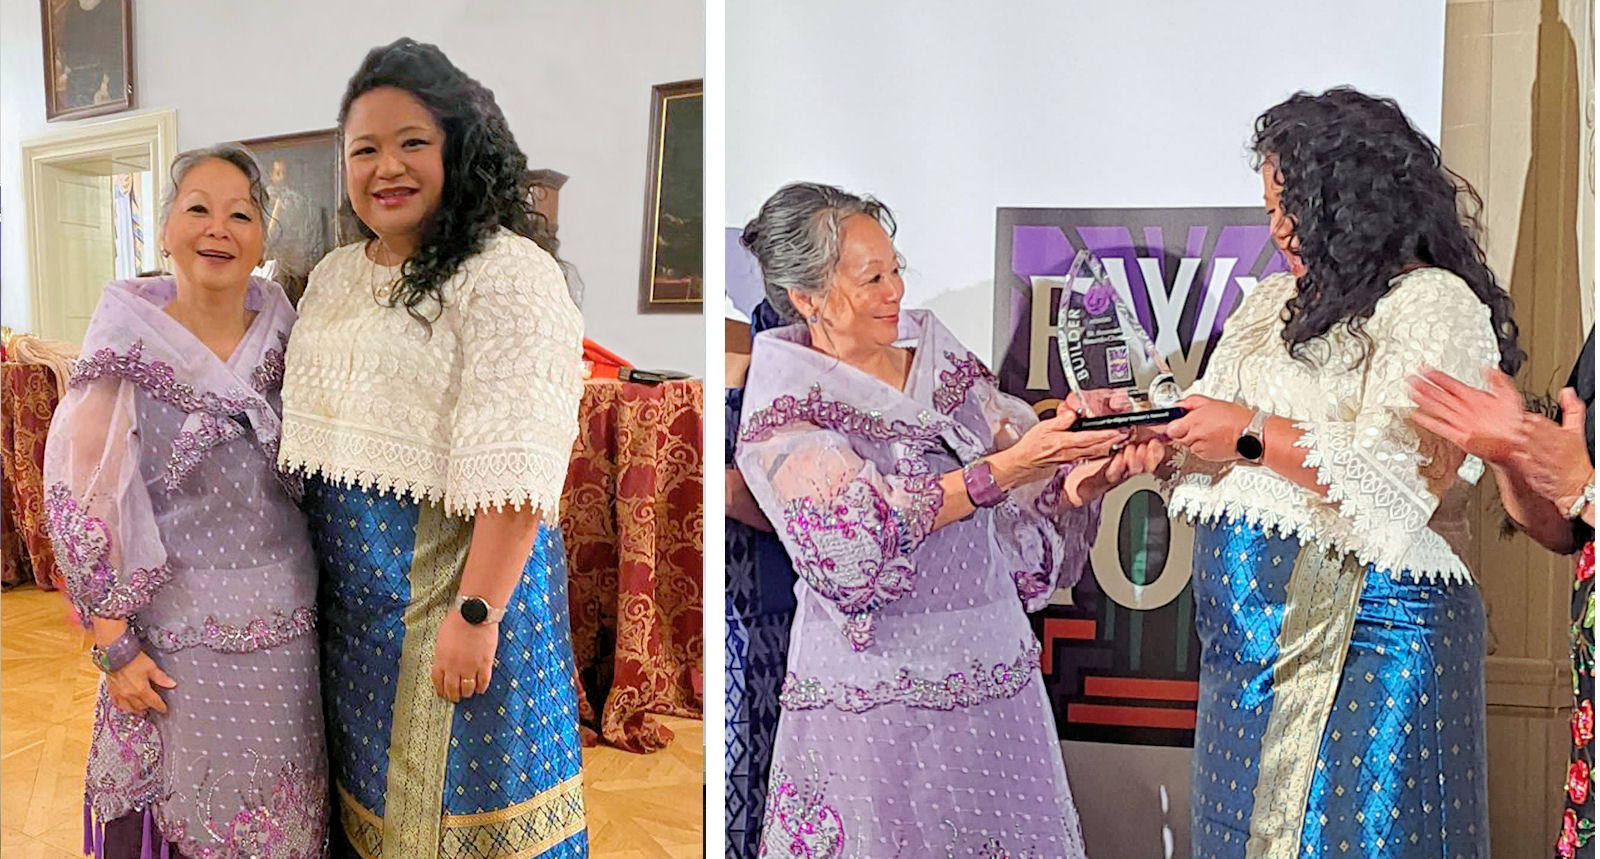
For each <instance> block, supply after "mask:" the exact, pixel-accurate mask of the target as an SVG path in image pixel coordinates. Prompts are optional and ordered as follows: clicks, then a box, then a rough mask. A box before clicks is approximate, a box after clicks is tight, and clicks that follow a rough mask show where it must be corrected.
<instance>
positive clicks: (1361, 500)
mask: <svg viewBox="0 0 1600 859" xmlns="http://www.w3.org/2000/svg"><path fill="white" fill-rule="evenodd" d="M1366 331H1367V333H1368V334H1369V336H1370V337H1371V338H1372V340H1373V352H1372V357H1371V362H1370V364H1369V366H1368V367H1367V370H1366V374H1365V385H1364V390H1363V394H1362V398H1361V402H1360V404H1359V407H1358V408H1357V409H1356V412H1355V414H1354V416H1353V418H1351V419H1348V420H1308V421H1301V422H1298V423H1297V424H1296V426H1297V427H1299V428H1300V429H1301V430H1302V431H1303V432H1304V435H1303V436H1302V437H1301V439H1300V441H1299V442H1298V445H1299V446H1300V447H1303V448H1305V451H1306V455H1305V463H1304V464H1305V466H1306V467H1307V468H1314V469H1316V471H1317V482H1318V483H1320V484H1322V485H1324V486H1326V487H1327V488H1328V494H1327V501H1328V503H1331V504H1335V505H1337V507H1338V510H1339V513H1340V515H1341V516H1344V517H1346V518H1347V519H1348V520H1350V521H1351V522H1352V524H1353V525H1354V527H1355V528H1356V530H1357V531H1359V532H1360V533H1363V534H1366V535H1368V536H1367V540H1366V545H1368V546H1371V547H1373V548H1372V549H1371V550H1369V551H1367V552H1365V554H1367V555H1370V557H1363V558H1362V560H1363V561H1365V562H1368V563H1372V564H1374V565H1376V566H1377V567H1379V568H1380V569H1385V570H1388V571H1390V572H1399V571H1401V570H1402V569H1403V568H1404V563H1405V557H1406V555H1407V552H1408V551H1409V549H1410V547H1411V545H1412V543H1413V542H1414V541H1415V539H1416V537H1417V535H1418V534H1420V533H1421V532H1422V530H1423V529H1424V528H1426V527H1427V525H1428V521H1429V519H1430V518H1432V516H1433V511H1434V510H1435V509H1436V508H1437V507H1438V505H1439V499H1440V498H1441V497H1443V495H1444V493H1445V491H1446V490H1447V489H1449V488H1450V486H1451V484H1452V483H1454V482H1455V480H1456V479H1457V476H1458V473H1459V474H1468V475H1470V474H1471V473H1472V472H1475V471H1479V470H1481V467H1482V466H1481V464H1480V463H1478V462H1477V461H1476V460H1475V459H1470V458H1469V459H1468V460H1467V461H1465V462H1464V461H1463V455H1462V454H1461V452H1460V450H1458V449H1457V448H1456V447H1454V446H1453V445H1451V444H1449V443H1448V442H1446V441H1444V440H1443V439H1441V438H1439V437H1438V436H1436V435H1433V434H1432V433H1429V432H1427V431H1425V430H1422V429H1420V428H1419V427H1417V426H1416V425H1415V424H1414V423H1412V421H1411V420H1410V415H1411V412H1412V410H1413V404H1412V402H1411V398H1410V395H1409V393H1408V391H1407V384H1406V382H1407V379H1408V378H1409V377H1410V376H1412V375H1414V374H1415V373H1417V372H1419V371H1420V370H1421V369H1422V368H1423V366H1424V365H1427V366H1431V367H1436V368H1438V369H1440V370H1443V371H1444V372H1446V373H1448V374H1450V375H1451V376H1454V377H1455V378H1457V379H1461V380H1462V381H1463V382H1465V383H1467V384H1470V385H1473V386H1474V387H1480V388H1481V387H1482V386H1483V385H1484V382H1483V380H1482V368H1483V367H1484V366H1488V365H1493V364H1496V363H1498V362H1499V357H1500V354H1499V346H1498V344H1497V343H1496V340H1495V336H1494V330H1493V328H1492V327H1491V326H1490V323H1489V311H1488V308H1487V307H1485V306H1484V305H1483V304H1482V303H1481V302H1479V301H1478V299H1477V297H1476V296H1475V295H1474V294H1473V293H1472V292H1471V290H1470V289H1469V288H1468V287H1467V286H1466V284H1465V283H1464V282H1463V281H1461V280H1460V279H1459V278H1457V277H1456V276H1454V275H1452V274H1449V273H1448V272H1444V271H1442V270H1439V269H1427V270H1424V271H1421V272H1418V273H1415V274H1413V275H1411V276H1409V277H1408V278H1407V279H1406V280H1405V281H1403V282H1402V283H1401V284H1398V285H1396V287H1395V288H1394V290H1393V291H1392V292H1391V293H1390V294H1389V295H1388V296H1387V297H1385V298H1384V299H1383V300H1382V301H1380V302H1379V304H1378V307H1377V309H1376V311H1375V312H1374V313H1373V316H1372V318H1371V319H1370V320H1368V322H1367V325H1366Z"/></svg>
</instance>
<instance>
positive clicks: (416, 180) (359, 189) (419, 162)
mask: <svg viewBox="0 0 1600 859" xmlns="http://www.w3.org/2000/svg"><path fill="white" fill-rule="evenodd" d="M444 142H445V141H444V131H443V130H442V129H440V128H439V126H438V123H436V122H435V121H434V118H433V114H432V113H431V112H430V111H429V110H428V108H427V106H426V105H424V104H423V103H422V102H421V101H420V100H418V99H417V97H416V96H414V95H412V94H411V93H408V92H406V91H405V90H402V89H396V88H394V87H378V88H377V89H373V90H370V91H368V92H365V93H363V94H362V95H361V96H359V97H358V98H356V100H355V101H353V102H351V103H350V111H349V113H348V114H347V115H346V118H345V123H344V166H345V177H346V178H345V190H346V192H347V193H348V194H349V195H350V205H351V207H352V208H354V209H355V212H356V216H357V217H359V218H360V219H361V222H362V223H364V224H366V225H367V228H368V229H370V230H372V231H373V232H374V233H376V234H377V235H378V238H380V239H382V240H383V243H384V244H385V245H387V246H388V247H389V248H390V249H391V250H393V251H395V252H396V253H399V254H401V255H402V256H408V255H410V253H411V251H412V250H414V249H415V248H416V246H417V244H418V242H420V241H421V239H422V234H423V232H424V230H426V229H427V225H428V221H429V219H430V218H432V217H433V213H434V211H435V210H436V209H438V207H439V198H440V196H441V194H442V193H443V191H444Z"/></svg>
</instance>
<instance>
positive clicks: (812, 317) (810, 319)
mask: <svg viewBox="0 0 1600 859" xmlns="http://www.w3.org/2000/svg"><path fill="white" fill-rule="evenodd" d="M820 319H821V317H819V316H818V315H817V314H815V313H813V314H811V315H810V316H807V317H806V321H807V322H809V323H811V324H812V325H815V324H817V322H818V320H820Z"/></svg>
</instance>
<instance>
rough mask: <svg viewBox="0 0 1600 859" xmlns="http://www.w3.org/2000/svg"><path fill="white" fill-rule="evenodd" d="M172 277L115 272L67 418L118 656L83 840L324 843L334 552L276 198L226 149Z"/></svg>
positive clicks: (70, 525) (176, 225)
mask: <svg viewBox="0 0 1600 859" xmlns="http://www.w3.org/2000/svg"><path fill="white" fill-rule="evenodd" d="M172 182H173V185H172V189H171V191H170V192H169V195H168V198H167V200H166V203H165V205H164V206H163V211H162V221H163V223H162V229H161V234H160V241H161V252H162V256H163V257H165V258H166V259H167V261H168V263H169V265H170V267H171V269H172V272H173V274H172V275H170V276H161V277H146V278H136V279H132V280H122V281H116V282H113V283H111V284H109V285H108V286H107V287H106V289H105V293H104V295H103V297H102V298H101V301H100V305H99V307H98V308H96V310H95V312H94V316H93V318H92V319H91V320H90V323H89V329H88V332H87V334H86V335H85V338H84V344H83V357H82V359H81V360H80V361H79V362H78V363H77V364H76V365H75V366H74V368H73V372H72V375H71V379H70V383H69V390H68V391H67V394H66V396H65V397H64V398H63V399H62V402H61V405H60V407H59V408H58V409H57V411H56V413H55V419H54V421H53V422H52V424H51V428H50V436H49V441H48V443H47V446H46V450H45V464H44V479H45V486H46V516H47V519H48V525H49V530H50V536H51V539H52V541H53V542H54V543H55V547H56V554H57V558H58V559H59V561H60V563H61V566H62V570H63V573H64V577H65V583H66V591H67V595H68V597H69V598H70V600H71V602H72V605H73V608H74V609H75V611H76V614H77V616H78V619H79V620H80V621H81V622H82V623H83V625H84V626H85V627H87V628H89V629H90V630H92V632H93V636H94V641H95V645H94V648H93V650H92V651H91V656H92V658H93V660H94V662H95V664H96V665H97V666H98V667H99V668H100V670H101V671H103V672H104V673H105V676H104V679H103V682H102V683H101V686H100V692H99V695H98V699H97V701H96V704H95V714H94V728H93V733H92V735H91V739H90V747H89V762H88V778H87V782H86V785H85V798H84V845H83V847H84V852H85V853H93V854H94V855H95V856H97V857H135V856H137V857H143V859H148V858H149V857H154V856H157V855H159V856H161V857H169V856H171V855H173V854H174V853H176V854H178V855H183V856H189V857H194V859H199V857H244V856H259V857H276V859H310V857H320V856H322V855H323V854H324V852H325V849H326V846H325V844H326V832H327V764H326V762H325V760H324V755H323V735H322V704H321V696H320V694H319V686H318V681H317V644H316V641H317V640H316V636H315V635H314V634H313V624H314V606H315V594H316V567H315V561H314V556H313V555H312V552H311V544H310V536H309V532H308V531H307V526H306V522H305V520H304V518H303V517H302V515H301V513H300V511H299V509H298V508H297V506H296V503H295V494H296V491H297V490H296V489H295V487H294V486H293V485H292V482H291V481H287V480H285V479H284V478H283V476H282V475H281V474H280V473H279V471H278V469H277V466H276V460H277V447H278V437H279V427H280V420H279V410H280V408H281V403H280V401H279V387H280V385H281V383H282V379H283V349H284V343H285V341H286V340H287V338H288V334H289V327H290V325H291V324H293V322H294V317H295V313H294V310H293V309H292V308H291V307H290V306H289V302H288V300H287V299H286V298H285V297H284V294H283V290H282V289H280V288H279V287H278V286H277V284H274V283H272V282H270V281H267V280H262V279H259V278H253V277H251V271H252V270H253V269H254V268H255V267H256V266H257V265H259V264H260V262H261V259H262V235H263V225H262V220H263V212H265V211H266V210H267V195H266V191H265V190H264V188H263V187H262V183H261V174H260V171H259V169H258V168H257V166H256V163H255V161H254V160H253V159H252V158H251V157H250V155H249V153H248V152H246V151H245V150H244V149H242V148H240V147H238V146H232V145H224V146H217V147H212V148H209V149H204V150H197V151H191V152H185V153H183V154H181V155H179V156H178V157H177V159H176V160H175V161H174V162H173V165H172Z"/></svg>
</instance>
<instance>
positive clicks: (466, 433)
mask: <svg viewBox="0 0 1600 859" xmlns="http://www.w3.org/2000/svg"><path fill="white" fill-rule="evenodd" d="M399 275H400V269H399V268H396V267H387V266H379V265H377V264H375V263H373V262H372V261H371V260H370V259H368V258H367V255H366V253H365V251H364V250H363V245H361V244H352V245H347V246H345V247H342V248H339V249H337V250H335V251H333V252H332V253H330V254H328V256H327V257H325V258H324V259H323V260H322V262H320V263H318V264H317V267H316V269H315V270H313V271H312V273H311V278H310V282H309V283H308V285H307V287H306V294H305V298H303V299H302V300H301V302H300V308H299V310H300V321H299V323H298V324H297V325H295V328H294V332H293V334H292V335H291V336H290V339H289V350H288V358H287V367H286V369H285V373H284V383H283V411H284V429H283V441H282V447H281V449H280V452H279V462H280V464H281V465H283V466H284V467H285V468H289V469H300V470H304V471H307V472H312V473H321V474H322V475H323V476H324V477H327V478H328V479H329V480H332V481H336V482H343V483H351V484H356V485H359V486H363V487H367V488H374V489H377V490H379V491H382V492H393V493H396V494H398V493H406V494H409V495H410V496H411V497H412V498H413V499H416V500H417V501H438V502H440V503H442V504H443V505H444V508H445V510H446V512H449V513H452V514H456V515H463V516H465V515H471V514H472V513H473V512H475V511H477V510H478V509H481V508H498V507H502V506H504V505H514V506H521V505H532V506H534V507H536V508H539V509H542V510H544V511H546V512H547V513H549V514H550V516H551V517H552V518H553V516H554V514H555V511H556V509H557V505H558V504H559V501H560V497H561V487H562V484H563V483H564V482H565V480H566V476H567V458H568V456H569V455H570V454H571V452H572V443H573V440H574V438H575V437H576V435H577V414H578V400H579V399H580V397H581V396H582V384H583V382H582V377H583V371H582V350H583V318H582V316H581V315H579V313H578V309H577V307H576V306H575V305H573V303H572V299H571V298H570V297H569V296H568V294H567V285H566V278H565V276H564V275H563V273H562V271H561V268H560V267H559V266H558V265H557V264H556V261H555V260H554V259H553V258H552V257H551V256H550V255H549V254H547V253H545V252H544V251H543V250H542V249H540V248H539V246H538V245H536V244H534V243H533V242H532V241H529V240H528V239H525V238H523V237H521V236H518V235H515V234H514V233H511V232H510V231H508V230H503V229H502V230H501V231H500V232H499V233H498V234H496V235H495V236H494V237H493V238H491V239H490V240H489V241H488V242H487V244H486V245H485V247H484V249H483V251H482V252H480V253H479V254H478V255H477V256H474V257H472V258H471V259H469V260H467V262H466V263H464V264H463V266H462V268H461V271H459V272H458V273H457V274H456V275H455V276H454V277H453V278H451V279H450V280H449V281H448V282H447V283H446V284H445V286H444V289H443V296H444V304H443V307H442V308H440V307H439V305H437V304H435V303H432V302H424V303H423V304H421V305H419V306H418V308H417V309H418V311H419V312H422V313H424V314H425V315H427V316H430V317H431V316H433V315H434V314H435V313H437V319H435V320H434V321H433V324H432V330H431V332H430V331H429V330H427V329H425V328H424V327H423V326H422V325H421V323H419V322H417V321H416V320H415V319H412V318H411V317H410V316H409V315H408V314H407V313H406V311H405V308H404V307H403V306H401V307H388V306H385V305H386V303H387V296H388V294H389V291H390V290H391V289H392V284H393V283H394V282H395V281H396V280H397V279H398V278H399Z"/></svg>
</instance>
